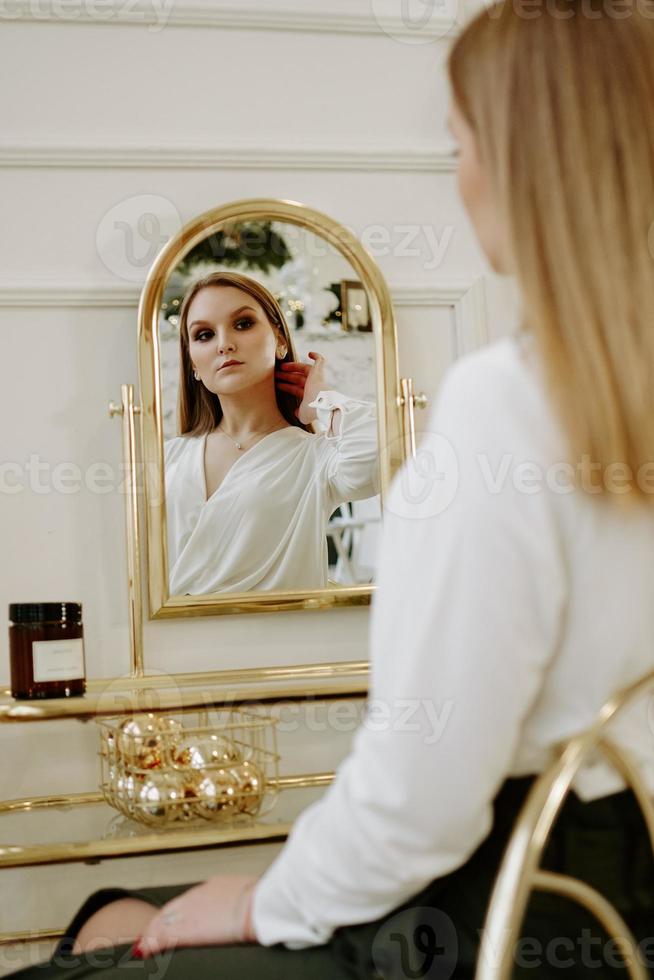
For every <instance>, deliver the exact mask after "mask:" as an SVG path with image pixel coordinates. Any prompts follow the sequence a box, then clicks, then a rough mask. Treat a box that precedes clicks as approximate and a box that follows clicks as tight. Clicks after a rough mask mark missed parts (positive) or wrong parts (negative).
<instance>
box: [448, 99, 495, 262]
mask: <svg viewBox="0 0 654 980" xmlns="http://www.w3.org/2000/svg"><path fill="white" fill-rule="evenodd" d="M448 125H449V129H450V132H451V133H452V136H453V137H454V139H455V140H456V143H457V144H458V150H459V153H458V173H457V176H458V185H459V194H460V195H461V200H462V201H463V203H464V205H465V208H466V211H467V212H468V215H469V216H470V220H471V221H472V224H473V227H474V229H475V232H476V234H477V238H478V240H479V243H480V245H481V247H482V249H483V250H484V252H485V254H486V258H487V259H488V261H489V262H490V264H491V266H492V268H493V269H494V270H495V272H500V273H502V272H506V271H507V270H506V263H505V261H504V257H503V248H502V233H501V225H500V220H499V214H498V209H497V206H496V202H495V198H494V195H493V193H492V188H491V183H490V180H489V178H488V175H487V173H486V171H485V169H484V166H483V164H482V161H481V157H480V154H479V147H478V144H477V138H476V136H475V133H474V130H473V129H472V127H471V126H470V123H469V122H468V121H467V119H466V118H465V116H464V115H463V113H462V112H461V111H460V109H459V108H458V106H457V104H456V102H455V101H454V100H452V103H451V105H450V112H449V116H448Z"/></svg>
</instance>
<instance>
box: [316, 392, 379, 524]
mask: <svg viewBox="0 0 654 980" xmlns="http://www.w3.org/2000/svg"><path fill="white" fill-rule="evenodd" d="M309 404H310V405H311V406H312V407H313V408H315V409H316V414H317V416H318V423H319V426H320V427H321V428H322V429H323V430H324V431H323V433H322V434H321V435H320V436H319V438H320V440H321V442H322V446H321V448H322V461H323V464H324V470H325V476H326V480H327V483H328V486H329V490H330V498H331V503H332V504H333V506H334V507H337V506H338V504H340V503H343V502H344V501H346V500H365V499H367V498H368V497H374V496H375V495H376V494H377V493H378V492H379V447H378V439H377V415H376V411H375V405H374V404H373V403H372V402H366V401H360V400H359V399H356V398H350V397H349V395H344V394H341V392H338V391H331V390H329V391H321V392H319V393H318V395H317V396H316V398H315V399H314V401H312V402H309ZM336 409H340V414H341V418H340V428H339V431H338V432H337V433H335V432H334V431H333V428H332V424H333V416H334V412H335V410H336Z"/></svg>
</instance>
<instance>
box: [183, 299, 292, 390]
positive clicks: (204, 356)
mask: <svg viewBox="0 0 654 980" xmlns="http://www.w3.org/2000/svg"><path fill="white" fill-rule="evenodd" d="M187 324H188V336H189V353H190V357H191V364H192V365H193V368H194V370H195V371H197V373H198V374H199V376H200V380H201V381H202V383H203V384H204V385H205V387H207V388H208V389H209V390H210V391H213V392H214V393H215V394H216V395H222V394H231V393H235V392H237V391H242V390H243V389H245V388H250V387H252V385H256V384H259V383H261V382H265V381H267V380H268V379H269V378H272V377H273V375H274V370H275V356H276V351H277V346H278V344H279V343H283V339H282V338H281V337H280V336H278V334H277V333H276V331H275V328H274V327H273V326H272V324H271V323H270V321H269V320H268V317H267V316H266V313H265V311H264V309H263V308H262V306H261V305H260V304H259V302H258V301H257V300H256V299H255V298H254V296H250V294H249V293H246V292H244V291H243V290H242V289H237V288H236V287H234V286H206V287H205V288H204V289H201V290H200V292H199V293H197V294H196V295H195V296H194V297H193V300H192V301H191V304H190V306H189V308H188V316H187ZM229 360H235V361H240V362H241V363H240V364H237V365H234V366H232V367H223V365H224V364H225V362H226V361H229Z"/></svg>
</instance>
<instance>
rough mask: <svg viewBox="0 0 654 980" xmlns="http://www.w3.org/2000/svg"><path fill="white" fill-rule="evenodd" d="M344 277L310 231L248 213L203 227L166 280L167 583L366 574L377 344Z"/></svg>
mask: <svg viewBox="0 0 654 980" xmlns="http://www.w3.org/2000/svg"><path fill="white" fill-rule="evenodd" d="M353 276H354V270H353V269H352V267H351V266H350V265H349V263H348V262H347V261H346V260H345V258H344V257H343V256H342V255H340V254H339V252H337V251H336V249H334V248H333V247H332V246H331V245H330V244H329V243H328V242H326V241H325V240H323V239H321V238H320V237H318V236H317V235H315V234H314V233H313V232H311V231H309V230H308V229H305V228H302V227H299V226H297V225H294V224H292V223H284V222H272V221H250V222H246V223H244V222H241V223H233V224H232V225H230V226H227V227H226V226H223V227H222V228H221V230H220V231H217V232H214V233H213V234H211V235H209V236H208V237H207V238H206V239H204V240H203V241H201V243H200V244H199V245H197V246H196V247H195V248H194V249H192V251H191V252H189V253H188V255H187V256H186V257H185V258H184V260H183V261H182V262H181V263H180V264H179V265H178V266H177V267H176V268H175V270H174V272H173V273H172V275H171V276H170V278H169V280H168V282H167V283H166V288H165V290H164V294H163V300H162V305H161V310H160V317H159V336H160V352H161V354H160V357H161V365H160V367H161V379H162V381H161V383H162V405H163V426H164V466H165V491H166V521H167V543H168V570H169V583H168V584H169V592H170V594H171V595H173V596H175V595H182V596H183V595H205V594H209V593H225V592H250V591H263V590H286V589H292V590H298V589H299V590H303V591H304V590H310V589H319V588H324V587H328V586H329V587H331V586H334V585H337V586H338V585H340V586H350V585H358V584H369V583H372V581H373V579H374V556H375V553H376V545H377V537H378V534H379V530H380V521H381V505H380V497H379V488H380V471H379V447H378V428H377V407H376V406H377V392H376V386H375V348H374V338H373V333H372V326H371V323H370V316H369V312H368V297H367V294H366V290H365V288H364V287H363V285H362V284H361V283H360V282H358V281H357V280H356V279H354V278H353ZM230 361H232V362H237V363H233V364H231V365H230V363H229V362H230Z"/></svg>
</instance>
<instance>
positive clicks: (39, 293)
mask: <svg viewBox="0 0 654 980" xmlns="http://www.w3.org/2000/svg"><path fill="white" fill-rule="evenodd" d="M389 288H390V291H391V296H392V298H393V304H394V306H395V308H396V309H403V308H411V307H413V308H416V307H420V308H423V309H440V308H443V307H451V308H452V313H453V322H452V329H453V334H454V340H453V342H454V349H455V351H456V356H457V357H458V356H461V355H462V354H466V353H468V352H469V351H472V350H476V349H477V348H478V347H482V346H483V345H484V344H486V343H487V342H488V337H489V335H488V324H487V319H486V308H487V307H486V292H485V286H484V279H483V276H480V277H479V278H477V279H475V280H474V281H472V282H470V281H450V282H446V283H437V284H435V285H434V284H432V285H428V286H419V285H410V286H409V285H395V286H393V285H392V284H389ZM140 294H141V286H140V285H138V284H136V285H111V284H104V283H98V284H95V285H94V284H92V283H90V284H82V283H62V282H46V281H43V280H40V281H39V280H34V281H25V282H21V283H0V309H9V308H15V309H51V310H55V309H130V310H133V311H134V312H135V313H136V310H137V309H138V304H139V297H140Z"/></svg>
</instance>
